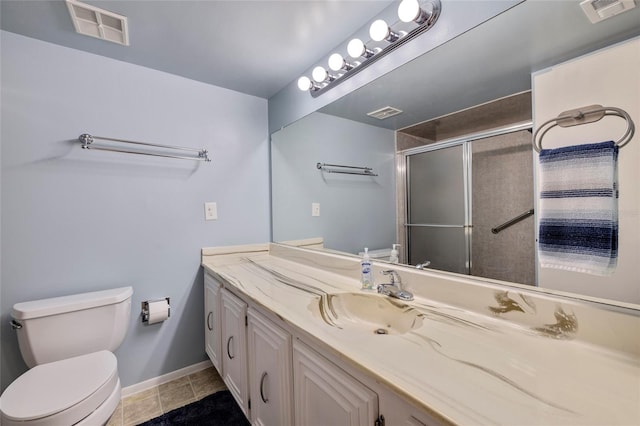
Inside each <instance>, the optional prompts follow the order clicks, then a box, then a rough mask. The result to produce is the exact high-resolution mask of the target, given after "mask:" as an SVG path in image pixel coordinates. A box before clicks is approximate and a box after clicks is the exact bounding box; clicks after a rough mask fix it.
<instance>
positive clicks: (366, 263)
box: [360, 247, 373, 290]
mask: <svg viewBox="0 0 640 426" xmlns="http://www.w3.org/2000/svg"><path fill="white" fill-rule="evenodd" d="M360 271H361V274H362V275H361V281H362V289H363V290H373V271H372V270H371V258H370V257H369V248H367V247H365V248H364V254H363V255H362V260H361V261H360Z"/></svg>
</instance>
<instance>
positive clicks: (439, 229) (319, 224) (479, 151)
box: [272, 2, 638, 303]
mask: <svg viewBox="0 0 640 426" xmlns="http://www.w3.org/2000/svg"><path fill="white" fill-rule="evenodd" d="M541 3H544V4H541ZM573 6H576V4H575V3H574V2H556V3H553V6H552V5H550V4H549V3H547V2H525V3H522V4H520V5H518V6H516V7H514V8H512V9H511V10H509V11H507V12H505V13H504V14H502V15H499V16H498V17H496V18H493V19H492V20H490V21H488V22H486V23H484V24H482V25H480V26H479V27H477V28H475V29H473V30H472V31H469V32H468V33H466V34H464V35H462V36H460V37H458V38H456V39H454V40H452V41H450V42H448V43H446V44H444V45H442V46H440V47H438V48H437V49H434V50H433V51H431V52H428V53H425V54H424V55H423V56H422V57H420V58H418V59H416V60H414V61H412V62H410V63H407V64H405V65H403V66H402V67H400V68H398V69H396V70H394V71H393V72H391V73H389V74H387V75H385V76H382V77H380V78H379V79H377V80H376V81H373V82H371V83H370V84H369V85H367V86H366V87H364V88H362V89H359V90H357V91H355V92H353V93H351V94H349V95H347V96H345V97H343V98H341V99H339V100H337V101H335V102H333V103H332V104H330V105H328V106H326V107H324V108H322V109H320V110H319V111H317V112H315V113H313V114H311V115H309V116H307V117H305V118H303V119H301V120H299V121H297V122H295V123H292V124H291V125H289V126H288V127H285V128H283V129H281V130H280V131H278V132H275V133H274V134H273V135H272V209H273V215H272V217H273V240H274V241H278V242H290V243H292V244H300V245H308V246H315V247H322V248H323V249H324V250H337V251H340V252H344V253H349V254H352V255H356V256H357V255H361V253H362V251H363V250H364V248H365V247H367V248H368V249H369V252H370V253H371V254H372V257H376V258H378V259H379V260H388V259H389V256H390V254H391V249H392V246H393V245H394V244H399V245H400V247H399V260H400V262H401V263H406V264H410V265H414V266H420V267H427V268H432V269H438V270H443V271H450V272H456V273H463V274H470V275H474V276H478V277H483V278H490V279H496V280H502V281H507V282H514V283H520V284H527V285H532V286H535V285H537V278H536V251H535V223H536V222H535V197H534V194H535V176H534V160H535V155H534V152H533V151H532V145H531V142H532V134H531V130H532V127H533V120H532V117H533V114H532V98H531V78H532V77H531V76H532V72H535V71H537V70H540V69H544V68H546V67H549V66H551V65H553V64H556V63H561V62H563V61H566V60H568V59H570V58H574V57H578V56H580V55H584V54H586V53H588V52H591V51H594V50H596V49H599V48H602V47H605V46H608V45H611V44H613V43H615V42H617V41H621V40H627V39H629V38H630V37H632V36H634V35H637V34H638V28H637V26H635V25H633V23H632V22H633V17H631V18H628V19H627V18H625V20H620V21H618V22H617V23H614V24H613V25H606V26H605V25H602V26H600V27H593V26H590V25H591V24H588V22H587V23H586V24H584V25H583V24H582V20H583V19H584V17H583V16H581V15H580V13H581V12H580V10H579V7H577V8H576V9H575V10H574V9H573ZM550 7H552V8H557V9H558V10H555V9H554V11H555V13H556V15H557V16H556V17H555V18H553V17H551V15H553V12H554V11H551V10H549V8H550ZM636 16H637V15H636ZM547 17H549V19H547ZM543 18H544V19H546V20H547V23H548V25H547V26H540V25H539V22H541V21H540V20H541V19H543ZM550 19H551V20H552V21H549V20H550ZM553 20H557V22H556V21H553ZM554 22H555V23H554ZM569 22H571V23H572V25H568V24H567V23H569ZM514 34H517V35H518V36H517V37H515V36H514ZM522 34H524V36H523V35H522ZM568 35H571V37H568ZM514 39H515V40H514ZM545 40H546V41H549V40H555V41H554V42H553V43H546V42H545ZM384 106H390V107H395V108H397V109H399V110H401V111H403V112H402V113H401V114H399V115H396V116H393V117H391V118H387V119H385V120H377V119H375V118H372V117H371V116H368V115H367V112H371V111H374V110H377V109H380V108H382V107H384ZM628 151H631V150H628ZM632 152H634V154H633V155H634V156H635V155H636V154H635V153H637V152H638V151H632ZM636 161H637V159H636ZM317 163H331V164H339V165H348V166H355V167H368V168H371V169H372V171H373V173H375V174H377V176H367V175H350V174H339V173H328V172H326V171H323V170H319V169H317V167H316V164H317ZM637 237H638V236H636V238H637ZM546 282H547V281H545V286H546ZM627 293H629V292H627ZM586 295H587V296H589V294H588V293H587V294H586ZM616 300H621V301H628V302H631V303H638V302H637V301H636V300H628V299H624V298H623V299H616Z"/></svg>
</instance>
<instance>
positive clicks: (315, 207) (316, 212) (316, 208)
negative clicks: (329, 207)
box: [311, 203, 320, 216]
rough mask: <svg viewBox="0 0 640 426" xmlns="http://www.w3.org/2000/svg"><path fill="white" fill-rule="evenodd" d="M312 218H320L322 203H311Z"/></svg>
mask: <svg viewBox="0 0 640 426" xmlns="http://www.w3.org/2000/svg"><path fill="white" fill-rule="evenodd" d="M311 216H320V203H311Z"/></svg>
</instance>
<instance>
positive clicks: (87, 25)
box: [67, 0, 129, 46]
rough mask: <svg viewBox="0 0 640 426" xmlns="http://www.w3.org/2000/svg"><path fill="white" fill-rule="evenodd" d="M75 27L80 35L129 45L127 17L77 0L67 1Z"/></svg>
mask: <svg viewBox="0 0 640 426" xmlns="http://www.w3.org/2000/svg"><path fill="white" fill-rule="evenodd" d="M67 7H68V8H69V14H70V15H71V20H72V21H73V26H74V27H75V29H76V31H77V32H78V33H80V34H84V35H88V36H91V37H96V38H100V39H102V40H107V41H112V42H114V43H118V44H123V45H125V46H128V45H129V30H128V28H127V18H126V16H122V15H118V14H117V13H113V12H109V11H108V10H104V9H100V8H97V7H95V6H91V5H88V4H85V3H80V2H79V1H76V0H67Z"/></svg>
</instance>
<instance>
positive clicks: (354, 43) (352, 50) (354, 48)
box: [347, 38, 373, 58]
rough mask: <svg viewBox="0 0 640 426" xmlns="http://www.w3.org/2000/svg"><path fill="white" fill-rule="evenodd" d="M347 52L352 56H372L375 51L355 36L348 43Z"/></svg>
mask: <svg viewBox="0 0 640 426" xmlns="http://www.w3.org/2000/svg"><path fill="white" fill-rule="evenodd" d="M347 52H348V53H349V56H351V57H352V58H359V57H361V56H364V57H365V58H370V57H372V56H373V51H371V50H369V49H367V46H365V45H364V43H363V42H362V40H360V39H359V38H354V39H353V40H351V41H350V42H349V44H348V45H347Z"/></svg>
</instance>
